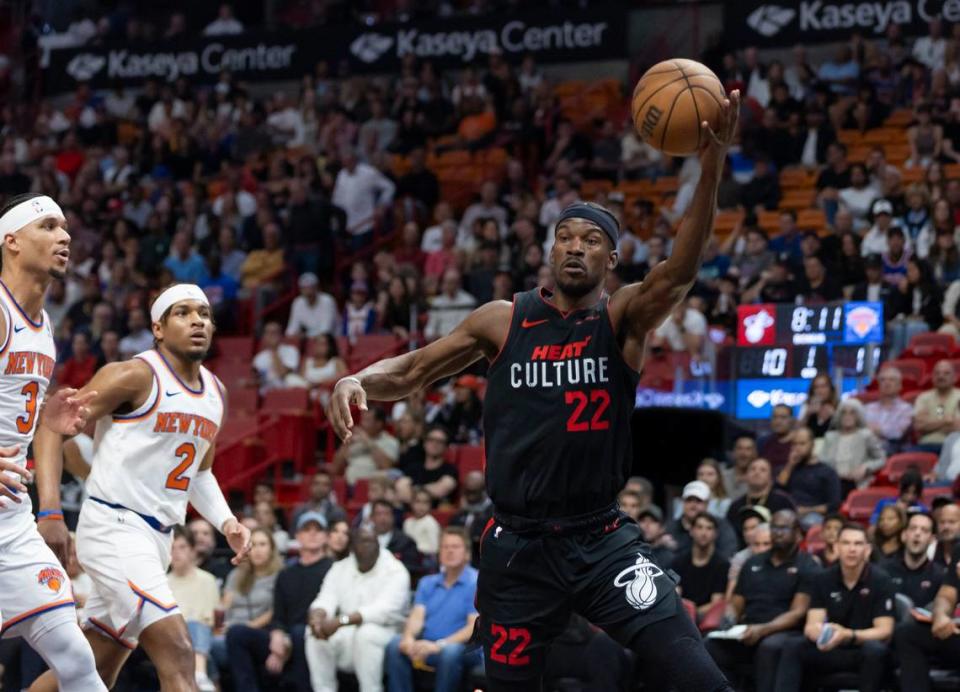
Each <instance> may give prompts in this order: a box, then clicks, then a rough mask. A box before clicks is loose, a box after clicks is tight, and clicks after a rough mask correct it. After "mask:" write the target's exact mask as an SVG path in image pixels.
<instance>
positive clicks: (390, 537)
mask: <svg viewBox="0 0 960 692" xmlns="http://www.w3.org/2000/svg"><path fill="white" fill-rule="evenodd" d="M370 521H371V522H372V523H373V530H374V532H376V534H377V541H378V542H379V543H380V547H381V548H382V549H386V550H388V551H390V552H391V553H393V556H394V557H395V558H397V559H398V560H400V562H402V563H403V566H404V567H406V568H407V571H408V572H410V574H411V576H414V575H416V576H419V575H420V573H421V572H422V570H423V564H422V561H423V558H422V556H421V555H420V551H419V550H417V544H416V543H414V542H413V539H412V538H410V536H408V535H407V534H405V533H404V532H403V531H401V530H400V529H398V528H397V527H396V522H395V520H394V516H393V505H391V504H390V503H389V502H387V501H386V500H375V501H374V503H373V508H372V509H371V511H370Z"/></svg>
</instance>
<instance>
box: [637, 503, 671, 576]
mask: <svg viewBox="0 0 960 692" xmlns="http://www.w3.org/2000/svg"><path fill="white" fill-rule="evenodd" d="M624 492H630V491H629V490H625V491H624ZM637 523H639V524H640V529H641V530H642V531H643V540H645V541H646V542H647V543H648V544H649V545H650V551H651V554H652V556H653V558H654V561H655V562H656V563H657V564H658V565H660V567H661V568H663V569H667V568H668V567H670V565H671V564H673V559H674V557H676V555H677V542H676V540H675V539H674V538H673V536H671V535H670V534H669V533H667V532H666V530H665V526H664V523H663V512H662V511H661V510H660V508H659V507H657V506H656V505H647V506H646V507H644V508H642V509H641V510H640V515H639V517H638V518H637Z"/></svg>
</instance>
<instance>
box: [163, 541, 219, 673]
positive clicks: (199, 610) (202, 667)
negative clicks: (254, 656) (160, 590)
mask: <svg viewBox="0 0 960 692" xmlns="http://www.w3.org/2000/svg"><path fill="white" fill-rule="evenodd" d="M193 545H194V543H193V537H192V536H191V535H190V534H189V533H188V532H187V531H186V530H184V529H183V528H181V527H179V526H177V527H175V528H174V534H173V546H172V549H171V557H170V574H169V575H168V576H167V581H168V582H169V583H170V591H171V592H173V595H174V597H175V598H176V602H177V605H178V606H180V613H181V614H182V615H183V619H184V620H186V621H187V630H188V631H189V632H190V641H191V642H192V644H193V651H194V654H195V657H196V680H197V689H199V690H200V691H201V692H213V690H215V689H216V688H215V687H214V685H213V683H212V682H210V678H208V677H207V658H208V657H209V656H210V642H211V639H212V638H213V611H214V609H215V608H216V607H217V603H218V602H219V600H220V590H219V588H218V587H217V580H216V577H214V576H213V575H212V574H210V573H209V572H204V571H203V570H202V569H197V553H196V551H195V550H194V547H193Z"/></svg>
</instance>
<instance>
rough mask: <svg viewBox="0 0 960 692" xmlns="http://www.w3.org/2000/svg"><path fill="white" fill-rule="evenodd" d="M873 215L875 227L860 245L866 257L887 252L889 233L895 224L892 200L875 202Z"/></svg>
mask: <svg viewBox="0 0 960 692" xmlns="http://www.w3.org/2000/svg"><path fill="white" fill-rule="evenodd" d="M871 215H872V216H873V226H871V227H870V230H869V231H867V232H866V234H865V235H864V236H863V242H861V244H860V252H861V253H862V254H863V256H864V257H869V256H870V255H882V254H883V253H885V252H887V231H889V230H890V225H891V223H892V222H893V205H892V204H890V200H886V199H877V200H874V202H873V207H872V209H871Z"/></svg>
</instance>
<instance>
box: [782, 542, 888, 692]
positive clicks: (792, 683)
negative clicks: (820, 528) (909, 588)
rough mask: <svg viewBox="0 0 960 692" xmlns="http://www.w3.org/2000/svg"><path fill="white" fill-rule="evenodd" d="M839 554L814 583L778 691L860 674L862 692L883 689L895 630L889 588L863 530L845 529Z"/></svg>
mask: <svg viewBox="0 0 960 692" xmlns="http://www.w3.org/2000/svg"><path fill="white" fill-rule="evenodd" d="M839 553H840V560H839V563H838V564H836V565H834V566H833V567H830V568H828V569H826V570H824V571H823V572H821V573H820V574H819V575H817V577H816V578H815V580H814V582H813V587H812V589H811V592H810V610H809V611H808V612H807V619H806V625H805V626H804V628H803V634H804V636H803V638H802V639H798V640H793V641H790V642H788V643H787V644H786V645H785V646H784V648H783V653H782V654H781V656H780V665H779V667H778V669H777V678H776V689H777V691H778V692H780V691H781V690H783V691H784V692H793V691H796V692H799V690H800V689H801V688H802V686H803V681H804V678H805V677H806V678H807V679H808V680H809V679H812V678H814V677H815V676H816V675H817V674H822V673H829V672H835V671H850V672H857V673H859V683H860V685H859V687H860V690H862V691H863V692H878V691H879V690H880V689H881V688H882V681H883V677H884V674H885V672H886V670H887V657H888V656H889V653H890V646H889V642H890V639H891V636H892V635H893V626H894V613H893V596H894V587H893V583H892V582H891V581H890V577H888V576H887V575H886V573H885V572H883V571H882V570H880V569H876V568H874V567H872V566H871V565H870V563H869V559H868V558H869V553H870V544H869V542H868V541H867V534H866V531H865V530H864V528H863V527H862V526H860V525H858V524H847V525H846V526H844V527H843V529H842V530H841V531H840V538H839ZM837 594H839V597H838V596H837ZM827 625H829V628H827ZM825 630H826V634H824V631H825Z"/></svg>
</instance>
